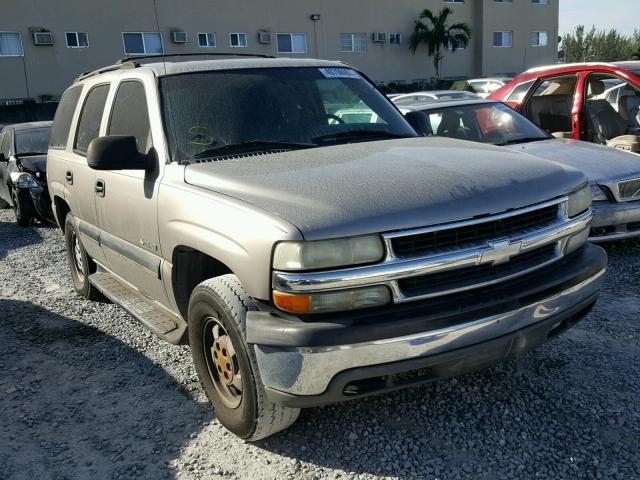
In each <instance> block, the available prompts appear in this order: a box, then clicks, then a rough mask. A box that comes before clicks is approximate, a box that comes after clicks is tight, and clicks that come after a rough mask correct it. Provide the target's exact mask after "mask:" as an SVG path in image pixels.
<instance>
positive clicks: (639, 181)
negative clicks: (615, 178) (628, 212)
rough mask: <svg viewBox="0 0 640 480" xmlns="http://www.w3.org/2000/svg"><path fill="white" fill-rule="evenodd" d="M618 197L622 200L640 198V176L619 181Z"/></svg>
mask: <svg viewBox="0 0 640 480" xmlns="http://www.w3.org/2000/svg"><path fill="white" fill-rule="evenodd" d="M618 197H620V200H640V178H634V179H632V180H625V181H624V182H619V183H618Z"/></svg>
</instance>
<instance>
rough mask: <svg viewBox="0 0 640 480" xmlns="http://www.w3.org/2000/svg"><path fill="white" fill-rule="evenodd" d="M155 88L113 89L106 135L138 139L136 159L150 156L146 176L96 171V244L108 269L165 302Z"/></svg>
mask: <svg viewBox="0 0 640 480" xmlns="http://www.w3.org/2000/svg"><path fill="white" fill-rule="evenodd" d="M152 93H155V88H153V87H152V88H148V89H147V88H145V84H144V82H143V80H142V79H127V80H123V81H121V82H120V84H119V85H118V86H117V89H116V92H115V95H114V98H113V102H112V104H111V107H110V112H109V118H108V121H107V126H106V131H105V134H106V135H125V136H133V137H135V138H136V142H137V145H138V152H139V154H140V155H148V156H150V157H151V159H152V161H153V163H154V166H153V168H150V169H149V170H148V171H142V170H120V171H113V170H109V171H99V172H97V176H96V178H95V183H96V186H97V187H98V188H97V189H96V193H95V195H94V196H95V199H96V210H97V215H98V223H99V228H100V230H101V237H100V242H101V244H102V248H103V251H104V253H105V256H106V257H107V263H108V267H109V269H110V270H111V271H112V272H113V273H115V274H116V275H117V276H119V277H121V278H122V279H123V280H125V281H126V282H127V283H129V284H131V285H133V286H134V287H135V288H136V289H138V290H139V291H140V292H142V293H143V294H145V295H147V296H149V297H151V298H153V299H154V300H156V301H159V302H161V303H165V304H166V303H167V301H168V300H167V295H166V290H165V288H164V284H163V283H162V280H161V271H160V267H161V261H162V260H161V252H160V238H159V234H158V218H157V217H158V189H159V185H160V178H161V173H162V171H163V167H164V163H163V162H160V161H159V159H158V156H157V154H156V150H155V149H154V140H155V142H156V143H157V142H158V141H160V138H161V135H162V131H161V127H159V125H160V122H156V124H157V125H156V128H158V130H157V131H153V129H152V127H151V122H150V118H151V117H150V112H149V109H150V106H151V107H152V108H153V109H154V110H153V113H152V114H151V115H155V116H156V118H159V110H158V105H157V101H156V98H154V96H153V94H152Z"/></svg>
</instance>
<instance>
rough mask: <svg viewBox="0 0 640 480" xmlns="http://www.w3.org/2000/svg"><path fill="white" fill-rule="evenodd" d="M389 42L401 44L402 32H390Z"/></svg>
mask: <svg viewBox="0 0 640 480" xmlns="http://www.w3.org/2000/svg"><path fill="white" fill-rule="evenodd" d="M389 43H390V44H391V45H401V44H402V34H401V33H390V34H389Z"/></svg>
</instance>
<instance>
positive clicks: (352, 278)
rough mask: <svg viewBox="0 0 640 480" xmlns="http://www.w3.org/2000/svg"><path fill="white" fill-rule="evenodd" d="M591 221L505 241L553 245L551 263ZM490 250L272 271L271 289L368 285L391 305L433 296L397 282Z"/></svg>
mask: <svg viewBox="0 0 640 480" xmlns="http://www.w3.org/2000/svg"><path fill="white" fill-rule="evenodd" d="M551 204H553V203H551ZM591 218H592V215H591V211H590V210H589V211H587V212H585V213H583V214H581V215H579V216H578V217H576V218H574V219H572V220H569V221H567V222H565V223H559V224H556V225H553V226H551V227H547V228H544V229H541V230H537V231H536V232H535V233H532V234H528V235H523V236H520V237H514V238H510V239H509V242H510V245H513V244H517V243H519V244H520V250H519V253H526V252H529V251H532V250H535V249H538V248H540V247H544V246H546V245H549V244H552V243H556V244H557V251H556V258H554V259H553V260H552V261H555V260H558V259H560V258H562V256H563V253H564V252H563V251H564V247H565V243H566V240H567V239H568V238H569V237H571V236H572V235H574V234H576V233H579V232H581V231H583V230H584V229H585V228H588V227H589V224H590V222H591ZM491 250H492V247H491V246H490V245H488V244H485V245H483V246H476V247H474V248H470V249H467V250H463V251H456V252H453V253H444V254H440V255H436V256H429V257H422V258H414V259H400V258H396V257H393V256H391V257H389V258H387V259H386V260H385V261H384V262H382V263H379V264H376V265H370V266H366V267H356V268H349V269H343V270H332V271H326V272H307V273H288V272H281V271H275V272H273V279H272V280H273V288H274V289H275V290H278V291H280V292H286V293H307V292H322V291H327V290H339V289H347V288H357V287H362V286H369V285H387V286H388V287H389V288H390V289H391V291H392V293H393V298H394V302H395V303H402V302H409V301H415V300H421V299H424V298H428V297H430V296H434V295H414V296H405V295H404V294H403V293H402V291H401V289H400V288H399V287H398V283H397V282H398V280H400V279H405V278H411V277H419V276H423V275H429V274H433V273H439V272H444V271H448V270H453V269H459V268H465V267H473V266H478V265H481V264H483V263H487V262H486V260H483V255H486V252H488V251H491ZM552 261H550V262H545V263H542V264H540V265H539V266H537V267H535V268H533V269H528V270H526V271H525V270H523V271H522V272H519V273H517V274H515V275H511V276H510V277H509V278H514V277H517V276H520V275H524V274H526V273H529V272H531V271H533V270H536V269H538V268H542V267H544V266H546V265H549V264H550V263H552ZM505 279H506V278H501V279H498V280H496V281H494V282H487V283H485V284H491V283H498V282H501V281H503V280H505ZM483 285H484V284H483ZM478 286H479V285H478V284H474V285H469V286H468V287H464V288H458V289H456V290H455V291H462V290H469V289H473V288H477V287H478ZM448 293H452V291H441V292H438V294H437V295H445V294H448Z"/></svg>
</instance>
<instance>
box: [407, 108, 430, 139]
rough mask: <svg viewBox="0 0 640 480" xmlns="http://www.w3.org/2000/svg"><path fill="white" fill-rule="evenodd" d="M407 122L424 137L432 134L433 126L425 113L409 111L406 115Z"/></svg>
mask: <svg viewBox="0 0 640 480" xmlns="http://www.w3.org/2000/svg"><path fill="white" fill-rule="evenodd" d="M404 118H405V120H406V121H407V122H408V123H409V125H411V126H412V127H413V129H414V130H415V131H416V133H417V134H418V135H420V136H422V137H426V136H427V135H429V134H431V125H430V124H429V120H427V116H426V115H425V114H424V113H423V112H419V111H416V110H409V111H408V112H407V113H405V114H404Z"/></svg>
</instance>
